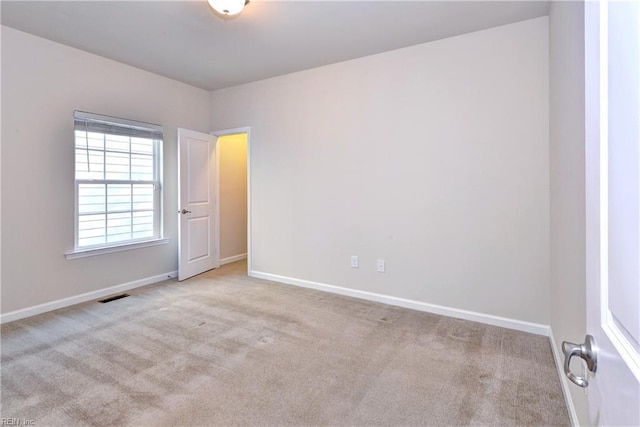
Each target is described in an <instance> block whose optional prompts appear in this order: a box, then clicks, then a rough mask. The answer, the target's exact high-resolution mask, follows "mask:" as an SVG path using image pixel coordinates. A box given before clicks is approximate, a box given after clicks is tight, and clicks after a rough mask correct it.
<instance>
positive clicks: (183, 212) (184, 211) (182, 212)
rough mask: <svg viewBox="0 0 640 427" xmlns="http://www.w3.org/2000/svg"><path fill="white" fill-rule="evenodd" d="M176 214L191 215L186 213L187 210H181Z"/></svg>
mask: <svg viewBox="0 0 640 427" xmlns="http://www.w3.org/2000/svg"><path fill="white" fill-rule="evenodd" d="M178 213H181V214H182V215H186V214H188V213H191V211H188V210H186V209H184V208H183V209H182V210H181V211H178Z"/></svg>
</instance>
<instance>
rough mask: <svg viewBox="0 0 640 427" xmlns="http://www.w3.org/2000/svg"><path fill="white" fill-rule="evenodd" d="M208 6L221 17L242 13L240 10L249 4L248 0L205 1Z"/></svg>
mask: <svg viewBox="0 0 640 427" xmlns="http://www.w3.org/2000/svg"><path fill="white" fill-rule="evenodd" d="M207 1H208V2H209V6H211V8H212V9H213V10H214V11H216V12H217V13H218V14H220V15H223V16H233V15H237V14H239V13H240V12H242V9H244V7H245V6H246V5H247V4H249V0H207Z"/></svg>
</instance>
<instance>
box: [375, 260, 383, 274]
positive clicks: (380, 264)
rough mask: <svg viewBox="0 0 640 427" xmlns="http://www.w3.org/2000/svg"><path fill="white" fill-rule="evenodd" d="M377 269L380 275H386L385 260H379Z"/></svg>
mask: <svg viewBox="0 0 640 427" xmlns="http://www.w3.org/2000/svg"><path fill="white" fill-rule="evenodd" d="M376 269H377V270H378V273H384V260H383V259H379V260H378V262H377V263H376Z"/></svg>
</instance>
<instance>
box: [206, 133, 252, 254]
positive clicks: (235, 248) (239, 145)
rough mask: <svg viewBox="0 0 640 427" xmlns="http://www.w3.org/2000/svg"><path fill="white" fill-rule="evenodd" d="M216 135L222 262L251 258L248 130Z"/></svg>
mask: <svg viewBox="0 0 640 427" xmlns="http://www.w3.org/2000/svg"><path fill="white" fill-rule="evenodd" d="M212 135H214V136H216V137H217V143H216V151H217V154H218V155H217V160H218V167H217V170H218V186H219V190H218V201H219V230H220V232H219V237H218V238H219V246H218V247H219V250H220V265H224V264H229V263H232V262H235V261H240V260H243V259H247V258H248V254H249V252H250V250H249V230H248V224H249V220H248V219H249V214H248V213H249V197H248V195H249V194H248V188H249V186H248V183H249V174H248V171H249V167H248V166H249V132H248V129H244V128H243V129H232V130H228V131H219V132H212Z"/></svg>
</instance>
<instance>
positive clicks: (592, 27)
mask: <svg viewBox="0 0 640 427" xmlns="http://www.w3.org/2000/svg"><path fill="white" fill-rule="evenodd" d="M585 55H586V56H585V64H586V75H585V81H586V117H585V118H586V147H585V148H586V200H587V202H586V226H587V229H586V238H587V240H586V242H587V254H586V261H587V331H588V333H589V334H590V335H592V336H593V337H594V340H595V348H596V353H597V369H596V372H595V374H592V375H590V376H589V385H588V387H587V388H586V389H585V390H586V392H587V396H588V397H587V399H588V405H589V421H590V423H591V424H594V425H627V426H638V425H640V5H639V3H638V2H636V1H632V2H622V1H611V2H608V1H606V0H600V1H598V0H596V1H587V2H586V4H585ZM568 303H570V302H568Z"/></svg>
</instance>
